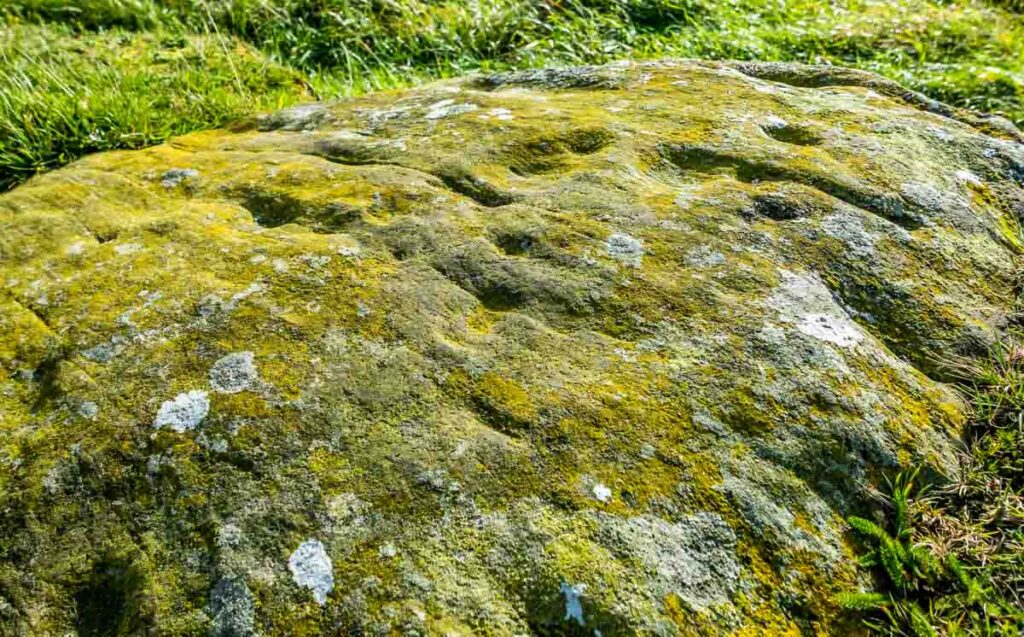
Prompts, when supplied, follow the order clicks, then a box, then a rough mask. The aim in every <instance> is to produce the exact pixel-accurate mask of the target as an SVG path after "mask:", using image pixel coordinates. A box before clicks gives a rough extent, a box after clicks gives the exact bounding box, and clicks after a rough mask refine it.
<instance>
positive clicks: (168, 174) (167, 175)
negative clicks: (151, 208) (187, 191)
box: [160, 168, 199, 188]
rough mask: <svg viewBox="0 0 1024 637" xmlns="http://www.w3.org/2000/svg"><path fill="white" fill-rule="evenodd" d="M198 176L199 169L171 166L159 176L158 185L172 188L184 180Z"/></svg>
mask: <svg viewBox="0 0 1024 637" xmlns="http://www.w3.org/2000/svg"><path fill="white" fill-rule="evenodd" d="M198 176H199V171H198V170H196V169H195V168H171V169H170V170H167V171H165V172H164V174H163V175H161V176H160V185H162V186H163V187H164V188H174V187H176V186H178V185H180V184H182V183H184V182H185V181H187V180H189V179H194V178H196V177H198Z"/></svg>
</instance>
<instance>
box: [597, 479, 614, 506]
mask: <svg viewBox="0 0 1024 637" xmlns="http://www.w3.org/2000/svg"><path fill="white" fill-rule="evenodd" d="M592 491H593V493H594V498H595V499H596V500H597V501H598V502H604V503H607V502H611V500H612V490H611V489H609V488H608V487H607V486H605V485H604V484H602V483H600V482H598V483H597V484H595V485H594V488H593V489H592Z"/></svg>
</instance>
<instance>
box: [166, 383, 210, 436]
mask: <svg viewBox="0 0 1024 637" xmlns="http://www.w3.org/2000/svg"><path fill="white" fill-rule="evenodd" d="M209 412H210V398H209V397H208V396H207V394H206V392H204V391H201V390H192V391H188V392H185V393H184V394H178V395H177V396H175V397H174V398H172V399H171V400H166V401H164V403H163V404H162V405H160V410H159V411H158V412H157V413H156V420H154V421H153V426H154V427H156V428H158V429H161V428H164V427H168V428H170V429H173V430H174V431H177V432H178V433H185V432H186V431H190V430H192V429H195V428H196V427H197V426H199V423H201V422H203V418H206V414H208V413H209Z"/></svg>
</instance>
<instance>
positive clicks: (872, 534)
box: [847, 515, 893, 544]
mask: <svg viewBox="0 0 1024 637" xmlns="http://www.w3.org/2000/svg"><path fill="white" fill-rule="evenodd" d="M847 522H848V523H849V524H850V526H851V527H853V530H855V531H857V532H858V533H860V534H861V535H863V536H865V537H866V538H869V539H872V540H875V541H876V542H877V543H878V544H882V543H884V542H891V541H893V537H892V536H891V535H889V533H888V532H887V531H886V530H885V529H883V528H882V527H880V526H878V525H877V524H875V523H874V522H872V521H871V520H868V519H865V518H859V517H857V516H855V515H851V516H850V517H849V518H847Z"/></svg>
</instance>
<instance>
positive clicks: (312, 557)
mask: <svg viewBox="0 0 1024 637" xmlns="http://www.w3.org/2000/svg"><path fill="white" fill-rule="evenodd" d="M288 570H289V571H291V573H292V579H293V580H294V581H295V583H296V584H298V585H299V586H302V587H305V588H308V589H310V590H311V591H313V599H315V600H316V603H317V604H320V605H321V606H323V605H324V604H326V603H327V595H328V594H329V593H330V592H331V591H332V590H333V589H334V567H333V565H332V564H331V558H330V556H328V555H327V550H326V549H325V548H324V545H323V543H321V542H320V540H313V539H310V540H306V541H305V542H303V543H302V544H300V545H299V548H297V549H295V552H294V553H292V555H291V557H289V558H288Z"/></svg>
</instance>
